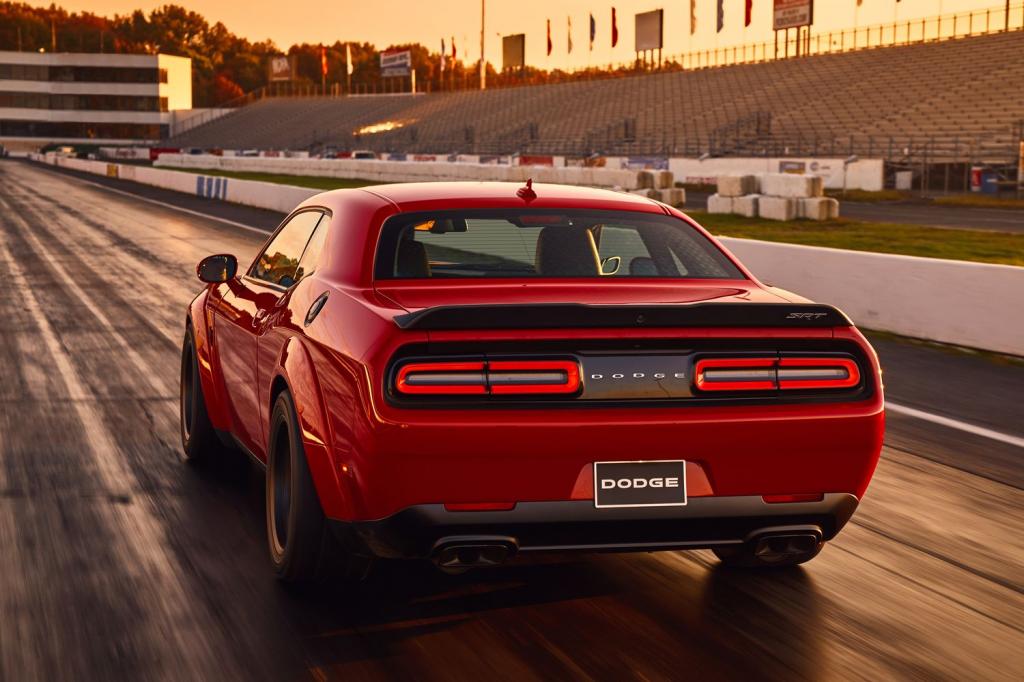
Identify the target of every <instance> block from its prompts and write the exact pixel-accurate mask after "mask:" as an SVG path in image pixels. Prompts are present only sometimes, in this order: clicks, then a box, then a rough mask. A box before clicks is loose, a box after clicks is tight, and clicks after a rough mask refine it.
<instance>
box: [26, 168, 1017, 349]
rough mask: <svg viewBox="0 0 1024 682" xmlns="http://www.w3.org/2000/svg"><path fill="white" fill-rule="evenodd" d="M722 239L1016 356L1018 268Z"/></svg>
mask: <svg viewBox="0 0 1024 682" xmlns="http://www.w3.org/2000/svg"><path fill="white" fill-rule="evenodd" d="M31 158H32V159H34V160H36V161H40V162H43V163H49V164H51V165H55V166H61V167H65V168H71V169H74V170H79V171H84V172H86V173H93V174H96V175H104V176H108V177H119V178H123V179H126V180H128V179H130V180H133V181H135V182H139V183H143V184H147V185H153V186H156V187H163V188H166V189H171V190H175V191H178V192H184V193H187V194H198V195H199V196H202V197H206V198H209V199H210V200H211V201H217V200H224V201H232V202H236V203H240V204H245V205H248V206H257V207H259V208H266V209H270V210H274V211H278V212H281V213H286V212H289V211H291V210H292V208H294V207H295V206H296V205H298V204H299V203H301V202H302V201H304V200H305V199H307V198H309V197H310V196H313V195H315V194H318V190H314V189H307V188H303V187H293V186H289V185H278V184H273V183H266V182H256V181H252V180H237V179H233V178H232V179H228V178H223V177H214V176H206V175H197V174H192V173H184V172H181V171H175V170H165V169H159V168H146V167H143V166H130V165H122V164H115V163H104V162H101V161H86V160H80V159H70V158H66V157H60V156H56V155H54V154H47V155H45V156H44V155H39V154H34V155H32V156H31ZM422 165H426V164H422ZM453 165H454V164H453ZM529 170H536V169H529ZM722 241H723V242H724V243H725V244H726V245H727V247H728V248H729V249H730V250H732V251H733V252H734V253H735V254H736V255H737V256H738V257H739V258H740V259H741V260H742V261H743V262H744V263H745V264H746V265H747V266H748V267H749V268H750V269H751V270H752V271H753V272H754V273H755V274H756V275H757V276H758V277H760V278H761V279H762V280H763V281H765V282H767V283H770V284H773V285H776V286H780V287H783V288H785V289H789V290H791V291H795V292H797V293H799V294H801V295H804V296H807V297H809V298H813V299H814V300H818V301H822V302H826V303H830V304H833V305H837V306H839V307H840V308H842V309H843V310H844V311H845V312H846V313H847V314H848V315H850V317H851V318H852V319H853V320H854V321H855V322H856V323H857V324H858V325H860V326H862V327H865V328H869V329H878V330H882V331H889V332H893V333H895V334H902V335H905V336H912V337H917V338H922V339H929V340H933V341H941V342H944V343H952V344H958V345H962V346H968V347H972V348H980V349H984V350H990V351H996V352H1000V353H1008V354H1011V355H1019V356H1024V316H1021V315H1019V314H1016V312H1017V311H1016V309H1015V308H1013V307H1012V305H1014V303H1015V301H1010V300H1009V299H1008V298H1007V297H1008V294H1007V292H1017V291H1024V268H1022V267H1014V266H1010V265H991V264H986V263H969V262H965V261H952V260H943V259H937V258H919V257H915V256H897V255H891V254H882V253H868V252H862V251H846V250H842V249H830V248H825V247H816V246H801V245H798V244H780V243H776V242H764V241H758V240H752V239H734V238H723V239H722Z"/></svg>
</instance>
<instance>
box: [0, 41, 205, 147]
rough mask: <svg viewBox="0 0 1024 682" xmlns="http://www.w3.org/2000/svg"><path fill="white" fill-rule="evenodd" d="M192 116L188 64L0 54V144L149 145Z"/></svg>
mask: <svg viewBox="0 0 1024 682" xmlns="http://www.w3.org/2000/svg"><path fill="white" fill-rule="evenodd" d="M191 108H192V60H191V59H188V58H187V57H172V56H170V55H164V54H155V55H148V54H147V55H141V54H71V53H54V54H50V53H39V52H3V51H0V144H4V145H6V146H7V148H8V149H37V148H39V147H41V146H43V145H45V144H47V143H50V142H67V143H76V142H89V143H97V144H99V143H103V144H110V143H114V144H131V143H152V142H155V141H158V140H160V139H161V138H163V137H167V135H168V133H169V128H170V125H171V122H172V120H173V119H174V113H173V112H175V111H180V110H189V109H191Z"/></svg>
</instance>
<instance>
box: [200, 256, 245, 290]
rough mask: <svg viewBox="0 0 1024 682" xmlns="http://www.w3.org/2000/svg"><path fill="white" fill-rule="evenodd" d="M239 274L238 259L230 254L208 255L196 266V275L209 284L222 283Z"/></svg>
mask: <svg viewBox="0 0 1024 682" xmlns="http://www.w3.org/2000/svg"><path fill="white" fill-rule="evenodd" d="M236 274H238V259H237V258H235V257H234V256H231V255H228V254H223V253H222V254H218V255H216V256H207V257H206V258H204V259H203V260H201V261H199V265H197V266H196V276H197V277H199V279H200V281H203V282H206V283H207V284H220V283H221V282H227V281H228V280H232V279H234V278H235V275H236Z"/></svg>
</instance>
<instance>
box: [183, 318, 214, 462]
mask: <svg viewBox="0 0 1024 682" xmlns="http://www.w3.org/2000/svg"><path fill="white" fill-rule="evenodd" d="M179 410H180V417H181V447H182V449H183V450H184V451H185V457H186V459H188V460H189V461H190V462H202V461H207V460H209V459H211V458H213V457H215V456H218V455H220V454H222V453H223V452H224V450H225V448H224V446H223V445H222V444H221V442H220V439H218V438H217V434H216V432H215V431H214V430H213V426H212V425H211V424H210V415H209V413H208V412H207V411H206V398H205V396H204V395H203V384H202V382H201V381H200V380H199V362H198V360H197V358H196V345H195V338H194V336H193V334H192V326H191V325H189V326H188V328H186V329H185V339H184V341H183V342H182V344H181V383H180V401H179Z"/></svg>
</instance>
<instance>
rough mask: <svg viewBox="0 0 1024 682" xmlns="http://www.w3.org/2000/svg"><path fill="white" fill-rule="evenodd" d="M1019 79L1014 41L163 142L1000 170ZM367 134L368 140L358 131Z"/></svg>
mask: <svg viewBox="0 0 1024 682" xmlns="http://www.w3.org/2000/svg"><path fill="white" fill-rule="evenodd" d="M1022 82H1024V31H1021V30H1016V31H1010V32H1005V33H996V34H990V35H982V36H975V37H967V38H960V39H955V40H945V41H941V42H927V43H917V44H910V45H904V46H897V47H885V48H876V49H864V50H858V51H854V52H845V53H838V54H825V55H816V56H811V57H804V58H798V59H787V60H778V61H768V62H763V63H754V64H741V65H734V66H722V67H717V68H705V69H698V70H687V71H669V72H658V73H652V74H644V75H637V76H631V77H626V78H616V79H605V80H592V81H574V82H568V83H559V84H552V85H538V86H530V87H518V88H507V89H501V90H487V91H462V92H448V93H435V94H429V95H421V96H410V95H370V96H353V97H340V98H265V99H262V100H260V101H258V102H256V103H254V104H251V105H249V106H246V107H243V108H241V109H240V110H238V111H237V112H235V113H233V114H230V115H228V116H225V117H223V118H221V119H218V120H215V121H212V122H210V123H208V124H205V125H202V126H199V127H197V128H194V129H192V130H189V131H187V132H186V133H184V134H182V135H179V136H177V137H174V138H172V139H170V140H168V144H169V145H173V146H182V147H203V148H211V147H220V148H229V149H245V148H258V149H293V150H304V149H309V150H312V151H317V150H320V149H323V148H325V147H333V148H337V149H353V148H366V149H373V150H375V151H391V152H394V151H400V152H422V153H452V152H462V153H477V154H508V153H515V152H519V153H534V154H538V153H539V154H565V155H587V154H591V153H600V154H615V155H638V154H660V155H672V156H699V155H701V154H704V153H709V154H712V155H715V156H760V155H772V156H775V155H802V156H818V155H829V156H835V155H840V154H841V155H846V154H851V153H853V154H859V155H862V156H871V157H876V158H877V157H881V158H886V159H892V160H895V159H902V160H911V159H926V160H927V161H929V162H932V161H935V162H942V161H948V162H954V161H965V160H967V161H984V162H994V163H1003V162H1008V161H1009V160H1010V159H1014V160H1015V159H1016V156H1017V144H1018V141H1019V140H1020V139H1021V137H1022V130H1024V89H1022V88H1021V87H1020V83H1022ZM367 126H376V127H377V128H378V130H379V132H373V133H366V132H363V133H360V130H361V129H364V128H365V127H367ZM389 127H390V129H388V128H389Z"/></svg>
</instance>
